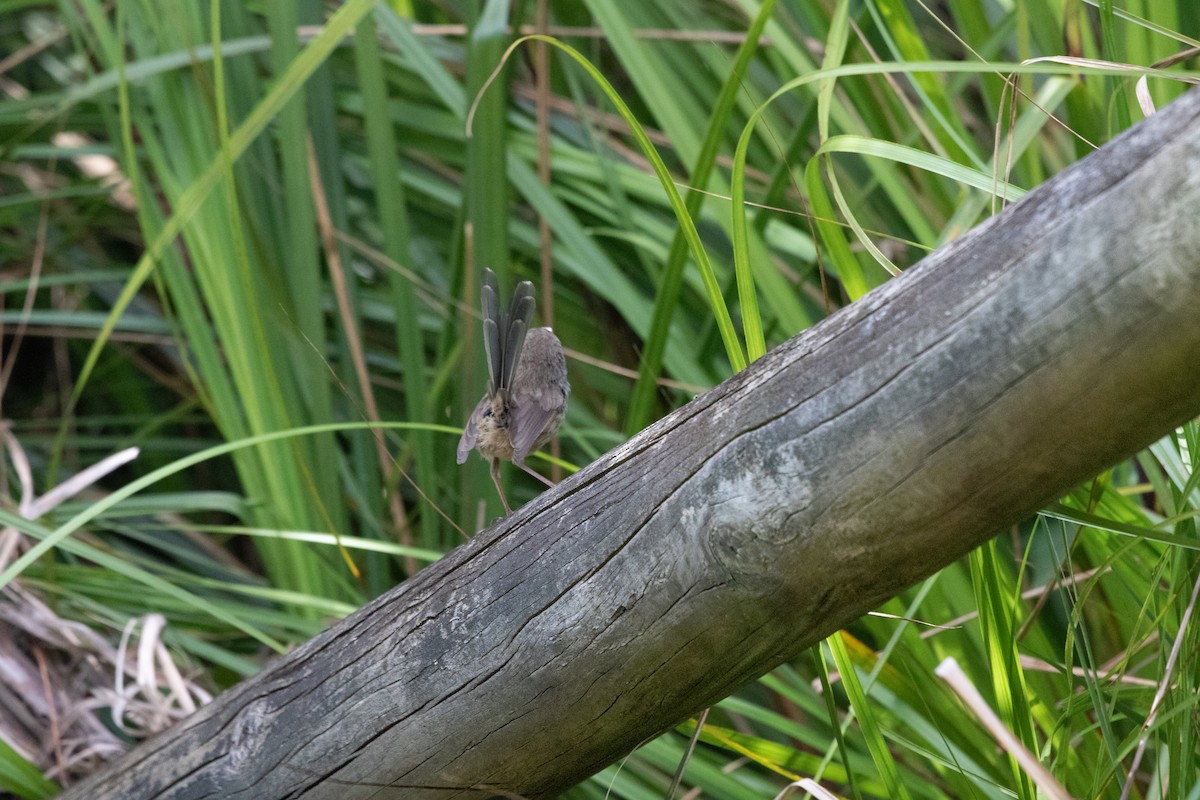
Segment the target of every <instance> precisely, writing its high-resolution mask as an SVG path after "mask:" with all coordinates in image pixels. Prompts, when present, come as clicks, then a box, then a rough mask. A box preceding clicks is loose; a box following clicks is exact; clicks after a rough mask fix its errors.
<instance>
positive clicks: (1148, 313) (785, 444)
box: [65, 91, 1200, 800]
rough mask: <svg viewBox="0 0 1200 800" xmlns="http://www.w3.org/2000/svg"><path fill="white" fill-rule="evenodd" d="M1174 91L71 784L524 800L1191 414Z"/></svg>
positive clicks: (1197, 296) (698, 704)
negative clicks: (973, 224)
mask: <svg viewBox="0 0 1200 800" xmlns="http://www.w3.org/2000/svg"><path fill="white" fill-rule="evenodd" d="M1197 131H1200V93H1198V92H1196V91H1193V92H1192V93H1190V94H1188V95H1186V96H1184V97H1183V98H1181V99H1180V100H1178V101H1176V102H1175V103H1174V104H1172V105H1170V106H1169V107H1167V108H1166V109H1164V110H1163V111H1161V112H1160V113H1158V114H1157V115H1155V116H1154V117H1152V118H1151V119H1149V120H1147V121H1145V122H1143V123H1142V124H1140V125H1138V126H1137V127H1135V128H1134V129H1132V130H1131V131H1129V132H1127V133H1126V134H1124V135H1123V136H1121V137H1120V138H1119V139H1117V140H1116V141H1114V142H1113V143H1112V144H1110V145H1109V146H1107V147H1105V148H1103V149H1102V150H1101V151H1099V152H1097V153H1095V154H1093V155H1092V156H1090V157H1088V158H1087V159H1085V160H1083V161H1082V162H1080V163H1079V164H1077V165H1076V166H1074V167H1072V168H1071V169H1069V170H1067V171H1066V172H1064V173H1063V174H1061V175H1059V176H1057V177H1056V178H1054V179H1053V180H1051V181H1049V182H1048V183H1047V184H1046V185H1044V186H1042V187H1041V188H1039V189H1038V190H1037V191H1035V192H1033V193H1031V194H1030V195H1029V196H1028V197H1026V198H1025V199H1024V200H1023V201H1022V202H1020V203H1018V204H1016V205H1015V206H1013V207H1012V208H1010V209H1008V210H1007V211H1005V212H1004V213H1003V214H1001V215H999V216H997V217H995V218H993V219H991V220H989V221H988V222H986V223H984V224H983V225H981V226H979V227H978V228H976V229H975V230H973V231H971V232H970V233H969V234H967V235H966V236H964V237H963V238H962V239H959V240H958V241H956V242H954V243H952V244H950V245H949V246H947V247H945V248H943V249H941V250H939V251H938V252H936V253H934V254H933V255H931V256H930V257H929V258H927V259H925V260H924V261H922V262H921V263H920V264H919V265H917V266H916V267H914V268H912V269H911V270H909V271H908V272H906V273H905V274H904V275H902V276H901V277H899V278H897V279H895V280H893V281H891V282H889V283H888V284H887V285H886V286H883V287H881V288H880V289H877V290H875V291H873V292H871V293H870V294H869V295H868V296H866V297H865V298H863V299H862V300H860V301H859V302H856V303H854V304H853V305H852V306H850V307H849V308H847V309H845V310H843V311H841V312H839V313H837V314H835V315H833V316H832V317H831V318H830V319H828V320H826V321H825V322H823V323H821V324H820V325H818V326H816V327H814V328H813V329H811V330H808V331H805V332H804V333H802V334H800V335H799V336H796V337H795V338H793V339H791V340H790V341H788V342H787V343H786V344H784V345H782V346H781V347H779V348H777V349H775V350H774V351H772V352H771V353H769V354H768V355H767V356H765V357H764V358H762V359H760V360H759V361H758V362H756V363H755V364H753V365H752V366H751V367H750V368H749V369H747V370H745V371H744V372H742V373H740V374H738V375H735V376H734V377H733V378H731V379H730V380H728V381H726V382H725V383H723V384H722V385H721V386H719V387H717V388H716V389H714V390H713V391H711V392H708V393H707V394H705V395H703V396H701V397H699V398H697V399H696V400H695V401H694V402H692V403H690V404H688V405H687V406H686V407H684V408H682V409H680V410H679V411H677V412H676V413H674V414H672V415H670V416H669V417H667V418H666V419H664V420H662V421H660V422H658V423H657V424H655V425H653V426H651V427H650V428H648V429H647V430H645V431H643V432H642V433H641V434H639V435H638V436H637V437H636V438H634V439H633V440H632V441H630V442H628V443H627V444H624V445H622V446H620V447H618V448H616V449H615V450H613V451H612V452H610V453H608V454H607V455H605V456H604V457H602V458H600V459H599V460H598V461H596V462H595V463H593V464H591V465H590V466H588V467H587V468H586V469H585V470H583V471H582V472H580V473H579V474H577V475H575V476H573V477H572V478H570V479H568V480H567V481H565V482H564V483H562V484H561V485H559V486H558V487H557V488H556V489H554V490H552V491H548V492H546V493H545V494H543V495H542V496H541V497H539V498H538V499H537V500H535V501H534V502H532V503H530V504H529V505H527V506H525V507H524V508H522V509H520V510H518V511H517V512H516V513H515V514H513V515H512V516H511V517H509V518H508V519H506V520H504V521H503V522H500V523H499V524H497V525H495V526H494V527H492V528H491V529H489V530H487V531H484V532H482V533H481V534H479V535H478V536H477V537H476V538H475V539H474V540H473V541H471V542H470V543H468V544H466V545H464V546H462V547H460V548H459V549H458V550H456V551H454V552H453V553H451V554H450V555H448V556H447V557H446V558H444V559H443V560H441V561H439V562H438V563H436V564H433V565H432V566H430V567H429V568H427V569H425V570H424V571H422V572H421V573H419V574H418V575H417V576H416V577H415V578H414V579H412V580H410V581H407V582H406V583H404V584H403V585H401V586H398V587H397V588H396V589H394V590H393V591H391V592H389V593H388V594H386V595H384V596H382V597H380V598H378V599H377V600H375V601H374V602H372V603H370V604H368V605H367V606H365V607H364V608H362V609H360V610H359V611H358V612H356V613H355V614H353V615H352V616H351V617H349V618H348V619H346V620H344V621H342V622H340V623H338V624H337V625H335V626H333V627H332V628H331V629H330V630H328V631H326V632H324V633H322V634H321V635H319V636H317V637H316V638H315V639H313V640H312V641H310V642H308V643H307V644H305V645H304V646H303V647H301V648H299V649H298V650H297V651H296V652H294V653H292V654H290V655H288V656H286V657H284V658H281V659H280V660H279V661H278V662H276V663H274V664H273V665H272V666H270V667H269V668H268V669H266V670H264V671H263V673H262V674H260V675H259V676H257V677H255V678H253V679H250V680H248V681H246V682H245V683H243V684H241V685H239V686H237V687H235V688H233V689H231V690H230V691H228V692H226V693H225V694H224V695H222V696H221V697H219V698H218V699H217V700H216V701H215V702H214V703H212V704H211V705H209V706H207V707H206V708H204V709H202V710H200V711H199V712H197V713H196V714H195V715H193V716H192V717H190V718H189V719H187V720H185V721H184V722H182V723H180V724H179V725H178V726H176V727H175V728H174V729H172V730H170V731H168V732H166V733H165V734H163V735H161V736H159V737H158V738H156V739H154V740H152V741H150V742H148V743H146V744H143V745H142V746H140V747H138V748H136V749H135V750H133V751H132V752H131V753H129V754H128V755H127V756H126V757H125V758H124V759H123V760H122V761H120V762H119V763H117V764H116V765H115V766H114V767H112V768H111V769H109V770H108V771H107V772H105V773H103V774H101V775H99V776H97V777H96V778H94V779H92V780H91V781H89V782H88V783H86V784H85V785H82V786H80V787H78V788H76V789H73V790H71V791H68V792H67V793H66V795H65V796H66V797H74V798H121V799H122V800H132V799H133V798H149V797H172V798H202V797H208V798H213V797H219V798H254V799H255V800H263V799H264V798H283V797H288V798H301V797H302V798H333V799H336V800H352V799H353V798H367V797H370V798H384V797H404V798H438V799H439V800H440V799H441V798H471V797H486V796H491V795H494V794H504V793H515V794H518V795H523V796H527V797H550V796H553V795H554V794H555V793H556V792H558V791H560V790H562V789H564V788H566V787H569V786H571V785H572V784H574V783H576V782H577V781H579V780H581V779H583V778H585V777H587V776H588V775H590V774H592V773H593V772H595V771H596V770H598V769H600V768H602V767H603V766H605V765H606V764H608V763H610V762H612V761H614V760H615V759H618V758H620V757H621V756H622V755H624V754H625V753H627V752H629V750H630V749H632V748H633V747H635V746H636V745H637V744H638V743H639V742H641V741H642V740H644V739H646V738H647V737H649V736H652V735H654V734H656V733H658V732H659V731H662V730H664V729H666V728H668V727H670V726H671V725H673V724H675V723H678V722H679V721H680V720H682V719H684V718H686V717H687V716H688V715H690V714H692V713H694V712H696V711H698V710H699V709H701V708H704V707H705V706H707V705H709V704H711V703H714V702H716V701H717V700H719V699H720V698H722V697H724V696H726V695H728V694H729V693H731V692H732V691H734V690H735V689H737V688H738V687H739V686H741V685H742V684H743V683H745V682H746V681H748V680H751V679H752V678H754V677H756V676H758V675H761V674H763V673H764V672H766V671H768V670H770V669H771V668H773V667H775V666H776V665H778V664H779V663H781V662H782V661H784V660H786V659H788V658H790V657H792V656H795V655H796V654H797V653H799V652H800V651H801V650H802V649H803V648H805V647H808V646H809V645H811V644H813V643H814V642H817V641H819V640H820V639H821V638H822V637H824V636H827V635H829V634H830V633H832V632H834V631H836V630H837V629H839V628H840V627H842V626H844V625H845V624H847V623H848V622H850V621H852V620H854V619H855V618H856V617H858V616H859V615H861V614H863V613H864V612H866V611H869V610H870V609H872V608H874V607H875V606H877V605H878V604H880V603H881V602H882V601H884V600H886V599H887V598H889V597H891V596H893V595H895V594H896V593H897V592H899V591H901V590H902V589H904V588H905V587H907V586H910V585H911V584H913V583H915V582H916V581H918V580H920V579H922V578H924V577H926V576H928V575H931V574H933V573H934V572H936V571H937V570H938V569H940V568H941V567H943V566H945V565H946V564H948V563H950V562H952V561H954V560H955V559H957V558H959V557H960V556H962V555H963V554H964V553H966V552H968V551H969V550H971V549H972V548H974V547H975V546H977V545H979V544H980V543H981V542H984V541H985V540H986V539H988V538H989V537H990V536H992V535H993V533H994V532H996V531H998V530H1000V529H1002V528H1003V527H1004V526H1006V525H1009V524H1010V523H1012V522H1014V521H1017V520H1020V519H1022V518H1023V517H1026V516H1028V515H1029V514H1032V513H1033V512H1035V511H1036V510H1037V509H1038V508H1039V507H1040V506H1042V505H1044V504H1046V503H1048V502H1050V501H1052V500H1054V499H1055V498H1056V497H1058V496H1060V495H1061V494H1062V493H1064V492H1065V491H1066V490H1068V489H1069V488H1070V487H1071V486H1072V485H1074V484H1076V483H1078V482H1080V481H1082V480H1085V479H1087V478H1089V477H1090V476H1092V475H1094V474H1095V473H1096V472H1098V471H1100V470H1102V469H1104V468H1105V467H1107V466H1109V465H1111V464H1113V463H1114V462H1116V461H1119V460H1120V459H1122V458H1125V457H1127V456H1129V455H1130V454H1132V453H1134V452H1135V451H1137V450H1138V449H1139V448H1142V447H1144V446H1145V445H1146V444H1148V443H1150V442H1151V441H1153V440H1154V439H1156V438H1157V437H1160V436H1162V435H1163V434H1165V433H1167V432H1168V431H1170V430H1171V429H1172V428H1174V427H1175V426H1177V425H1179V424H1180V423H1181V422H1183V421H1185V420H1186V419H1188V418H1189V417H1191V416H1193V415H1196V414H1197V413H1198V412H1200V368H1197V364H1196V356H1197V353H1200V323H1198V322H1197V316H1196V309H1197V308H1200V225H1197V223H1196V209H1197V208H1200V135H1198V134H1197V133H1196V132H1197Z"/></svg>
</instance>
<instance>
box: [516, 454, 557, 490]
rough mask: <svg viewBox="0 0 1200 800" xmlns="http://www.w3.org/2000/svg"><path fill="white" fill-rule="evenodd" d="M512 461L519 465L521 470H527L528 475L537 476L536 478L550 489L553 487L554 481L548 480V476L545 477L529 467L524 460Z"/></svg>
mask: <svg viewBox="0 0 1200 800" xmlns="http://www.w3.org/2000/svg"><path fill="white" fill-rule="evenodd" d="M513 463H514V464H516V465H517V466H518V467H520V468H521V469H523V470H525V471H526V472H528V473H529V474H530V475H532V476H533V477H535V478H537V479H538V480H539V481H541V482H542V483H544V484H546V485H547V486H549V487H550V488H551V489H553V488H554V487H555V483H554V481H552V480H550V479H549V478H547V477H546V476H545V475H543V474H542V473H540V472H537V471H536V470H534V469H532V468H530V467H527V466H525V462H524V461H513Z"/></svg>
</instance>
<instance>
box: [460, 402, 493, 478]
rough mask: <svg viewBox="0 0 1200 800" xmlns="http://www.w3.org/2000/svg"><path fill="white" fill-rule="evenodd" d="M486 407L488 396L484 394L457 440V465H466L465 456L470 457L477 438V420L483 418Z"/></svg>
mask: <svg viewBox="0 0 1200 800" xmlns="http://www.w3.org/2000/svg"><path fill="white" fill-rule="evenodd" d="M488 405H489V400H488V396H487V395H486V394H485V395H484V396H483V399H482V400H480V401H479V404H478V405H477V406H475V410H474V411H472V412H471V417H470V419H468V420H467V426H466V427H465V428H463V433H462V438H461V439H459V440H458V463H460V464H465V463H467V456H469V455H471V451H472V450H474V449H475V440H476V439H477V438H478V436H479V420H481V419H482V418H483V414H484V412H485V411H486V410H487V409H488Z"/></svg>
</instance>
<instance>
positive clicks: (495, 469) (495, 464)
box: [492, 458, 512, 514]
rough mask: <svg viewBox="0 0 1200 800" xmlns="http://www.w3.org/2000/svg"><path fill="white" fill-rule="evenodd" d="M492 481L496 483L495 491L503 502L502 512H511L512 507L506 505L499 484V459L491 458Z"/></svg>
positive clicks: (502, 490)
mask: <svg viewBox="0 0 1200 800" xmlns="http://www.w3.org/2000/svg"><path fill="white" fill-rule="evenodd" d="M492 483H494V484H496V491H497V492H498V493H499V494H500V502H501V503H503V504H504V513H505V514H511V513H512V509H511V508H509V507H508V498H507V497H505V496H504V487H503V486H501V485H500V459H498V458H493V459H492Z"/></svg>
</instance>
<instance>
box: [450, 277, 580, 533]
mask: <svg viewBox="0 0 1200 800" xmlns="http://www.w3.org/2000/svg"><path fill="white" fill-rule="evenodd" d="M481 295H482V301H483V347H484V350H485V351H486V352H487V367H488V388H487V394H485V395H484V396H483V399H481V400H480V401H479V405H477V406H475V410H474V411H473V412H471V418H470V419H469V420H467V427H466V429H465V430H464V431H463V435H462V438H461V439H459V440H458V463H459V464H462V463H465V462H466V460H467V456H469V455H470V454H471V448H476V449H478V450H479V453H480V455H482V456H483V457H484V458H485V459H487V460H488V461H490V462H491V465H492V469H491V472H492V482H493V483H495V484H496V491H497V492H499V493H500V502H502V503H503V504H504V510H505V511H506V512H508V513H512V509H511V508H509V506H508V498H506V497H505V496H504V489H503V488H501V486H500V459H502V458H503V459H505V460H507V461H511V462H513V463H514V464H516V465H517V466H518V467H520V468H521V469H523V470H524V471H526V472H528V473H529V474H530V475H532V476H534V477H535V478H537V479H538V480H540V481H542V482H543V483H545V484H546V485H547V486H553V485H554V484H553V483H551V482H550V481H549V480H547V479H546V478H544V477H542V476H541V475H539V474H538V473H537V472H534V471H533V470H532V469H530V468H529V467H527V466H525V457H526V456H528V455H529V454H530V453H532V452H533V451H534V450H536V449H538V448H539V447H541V446H542V445H544V444H546V442H548V441H550V439H551V438H552V437H553V436H554V433H555V431H557V430H558V428H559V426H560V425H562V421H563V417H565V416H566V413H567V393H568V392H570V391H571V386H570V384H569V383H567V359H566V356H565V355H564V354H563V346H562V342H560V341H559V340H558V337H557V336H555V335H554V331H552V330H550V329H549V328H534V329H533V330H529V323H530V321H531V320H532V319H533V308H534V300H533V284H532V283H530V282H529V281H522V282H521V283H519V284H517V288H516V290H515V291H514V292H513V297H512V302H511V303H510V304H509V307H508V311H507V312H502V311H501V310H500V299H499V298H500V289H499V284H498V282H497V281H496V273H494V272H492V271H491V270H490V269H485V270H484V271H483V290H482V292H481Z"/></svg>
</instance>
